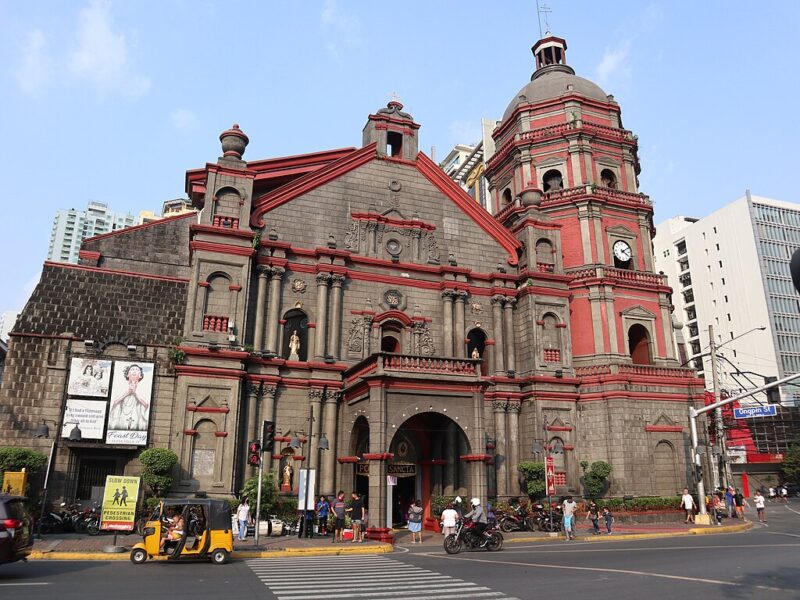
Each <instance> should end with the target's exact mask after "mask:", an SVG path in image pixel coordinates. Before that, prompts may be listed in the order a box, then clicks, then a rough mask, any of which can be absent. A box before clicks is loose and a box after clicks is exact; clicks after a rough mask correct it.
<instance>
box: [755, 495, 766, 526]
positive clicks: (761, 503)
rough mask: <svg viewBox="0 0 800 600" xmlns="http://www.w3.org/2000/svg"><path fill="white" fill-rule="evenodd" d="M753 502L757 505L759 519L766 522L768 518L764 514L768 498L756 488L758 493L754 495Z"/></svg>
mask: <svg viewBox="0 0 800 600" xmlns="http://www.w3.org/2000/svg"><path fill="white" fill-rule="evenodd" d="M753 504H754V505H755V507H756V512H757V513H758V520H759V521H760V522H761V523H766V522H767V519H766V517H765V516H764V507H765V506H766V504H767V503H766V499H765V498H764V496H763V495H762V494H761V492H760V491H758V490H756V495H755V496H753Z"/></svg>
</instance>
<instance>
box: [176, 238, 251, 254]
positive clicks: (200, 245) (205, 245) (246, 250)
mask: <svg viewBox="0 0 800 600" xmlns="http://www.w3.org/2000/svg"><path fill="white" fill-rule="evenodd" d="M189 248H191V249H192V250H193V251H197V250H206V251H208V252H219V253H221V254H235V255H236V256H253V255H254V254H255V253H256V250H255V248H252V247H250V246H246V247H242V246H231V245H230V244H217V243H216V242H202V241H200V240H192V241H191V242H189Z"/></svg>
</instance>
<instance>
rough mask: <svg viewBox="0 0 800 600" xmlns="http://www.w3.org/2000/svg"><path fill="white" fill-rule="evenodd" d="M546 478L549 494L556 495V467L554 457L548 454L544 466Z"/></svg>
mask: <svg viewBox="0 0 800 600" xmlns="http://www.w3.org/2000/svg"><path fill="white" fill-rule="evenodd" d="M544 480H545V483H546V484H547V495H548V496H555V494H556V467H555V464H554V463H553V457H552V456H548V457H547V461H546V462H545V467H544Z"/></svg>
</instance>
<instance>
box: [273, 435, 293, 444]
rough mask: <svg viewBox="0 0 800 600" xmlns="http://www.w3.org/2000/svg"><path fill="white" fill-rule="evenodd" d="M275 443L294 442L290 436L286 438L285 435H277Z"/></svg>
mask: <svg viewBox="0 0 800 600" xmlns="http://www.w3.org/2000/svg"><path fill="white" fill-rule="evenodd" d="M275 441H276V442H286V443H288V442H291V441H292V438H290V437H288V436H285V435H284V436H280V435H276V436H275Z"/></svg>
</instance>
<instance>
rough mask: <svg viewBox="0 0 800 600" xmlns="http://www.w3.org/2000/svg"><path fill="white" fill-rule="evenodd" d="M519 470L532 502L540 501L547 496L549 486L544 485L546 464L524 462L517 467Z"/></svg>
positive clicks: (531, 461)
mask: <svg viewBox="0 0 800 600" xmlns="http://www.w3.org/2000/svg"><path fill="white" fill-rule="evenodd" d="M517 470H518V471H519V472H520V473H522V478H523V479H524V480H525V488H526V491H527V492H528V497H529V498H530V499H531V500H538V499H539V498H541V497H542V496H544V495H545V492H546V491H547V486H545V483H544V463H542V462H536V461H533V460H524V461H522V462H521V463H519V464H518V465H517Z"/></svg>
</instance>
